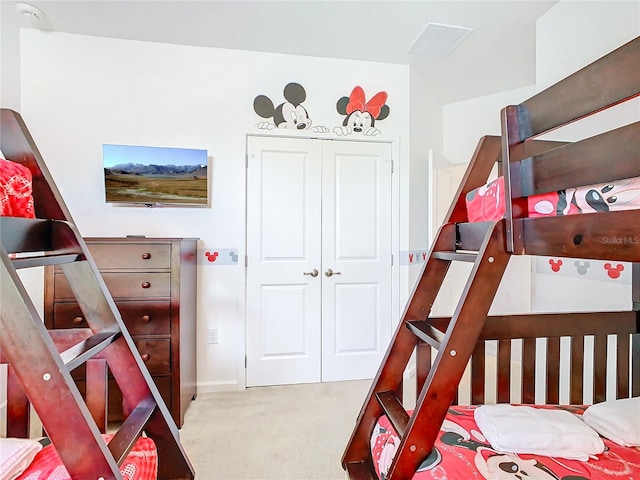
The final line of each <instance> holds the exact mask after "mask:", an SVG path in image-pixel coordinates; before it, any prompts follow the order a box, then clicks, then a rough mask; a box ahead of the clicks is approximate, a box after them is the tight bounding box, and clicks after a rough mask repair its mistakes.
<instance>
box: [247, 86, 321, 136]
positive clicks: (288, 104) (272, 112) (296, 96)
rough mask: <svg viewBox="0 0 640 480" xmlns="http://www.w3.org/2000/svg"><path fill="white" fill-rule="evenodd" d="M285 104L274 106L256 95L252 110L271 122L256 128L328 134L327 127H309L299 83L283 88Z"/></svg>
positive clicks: (304, 98)
mask: <svg viewBox="0 0 640 480" xmlns="http://www.w3.org/2000/svg"><path fill="white" fill-rule="evenodd" d="M284 98H285V100H286V101H285V102H282V103H281V104H279V105H278V106H275V105H274V103H273V101H272V100H271V99H270V98H269V97H267V96H266V95H258V96H257V97H256V98H254V99H253V110H254V111H255V112H256V113H257V114H258V115H259V116H261V117H262V118H268V119H271V120H272V121H270V122H269V121H267V122H259V123H257V124H256V126H257V127H258V128H261V129H266V130H272V129H273V128H284V129H294V130H309V129H311V130H312V131H314V132H324V133H326V132H328V131H329V129H328V128H327V127H313V128H312V127H311V125H312V123H313V122H312V121H311V118H310V117H309V113H308V112H307V109H306V108H305V107H303V106H302V103H303V102H304V101H305V100H306V99H307V92H306V91H305V89H304V87H303V86H302V85H300V84H299V83H293V82H291V83H288V84H287V85H286V86H285V87H284Z"/></svg>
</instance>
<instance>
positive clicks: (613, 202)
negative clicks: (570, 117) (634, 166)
mask: <svg viewBox="0 0 640 480" xmlns="http://www.w3.org/2000/svg"><path fill="white" fill-rule="evenodd" d="M465 201H466V206H467V217H468V220H469V222H487V221H491V220H498V219H500V218H502V217H503V216H504V214H505V203H504V202H505V193H504V177H498V178H497V179H496V180H493V181H491V182H489V183H487V184H485V185H483V186H481V187H479V188H476V189H475V190H472V191H470V192H469V193H467V196H466V198H465ZM636 209H640V177H634V178H629V179H624V180H618V181H616V182H612V183H609V184H600V185H587V186H584V187H577V188H571V189H567V190H560V191H557V192H550V193H543V194H539V195H532V196H530V197H527V198H519V199H516V200H515V203H514V205H513V213H514V217H518V218H522V217H529V218H535V217H549V216H561V215H573V214H577V213H594V212H608V211H615V210H636Z"/></svg>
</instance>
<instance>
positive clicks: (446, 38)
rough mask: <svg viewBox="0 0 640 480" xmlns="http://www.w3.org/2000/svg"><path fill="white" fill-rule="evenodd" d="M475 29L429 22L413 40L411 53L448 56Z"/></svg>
mask: <svg viewBox="0 0 640 480" xmlns="http://www.w3.org/2000/svg"><path fill="white" fill-rule="evenodd" d="M472 31H473V28H469V27H459V26H456V25H445V24H442V23H431V22H429V23H427V26H426V27H424V29H423V30H422V32H420V35H418V38H416V39H415V40H414V41H413V44H412V45H411V48H409V53H415V54H418V55H439V56H442V57H446V56H447V55H449V54H451V52H453V50H455V48H456V47H457V46H458V45H460V43H462V41H463V40H464V39H465V38H466V37H467V35H469V34H470V33H471V32H472Z"/></svg>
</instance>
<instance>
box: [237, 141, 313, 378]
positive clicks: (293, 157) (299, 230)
mask: <svg viewBox="0 0 640 480" xmlns="http://www.w3.org/2000/svg"><path fill="white" fill-rule="evenodd" d="M247 182H248V183H247V185H248V189H247V255H248V268H247V345H246V347H247V386H258V385H281V384H288V383H310V382H319V381H320V361H321V352H320V341H319V339H320V336H321V331H320V328H321V301H320V298H321V285H322V277H320V274H319V273H318V276H315V277H314V276H311V275H306V273H309V272H313V270H316V271H318V272H319V270H320V268H321V264H320V262H321V242H320V225H321V224H320V218H321V209H320V207H321V204H320V202H321V196H320V184H321V144H320V142H317V141H312V140H306V139H281V138H270V137H249V138H248V170H247Z"/></svg>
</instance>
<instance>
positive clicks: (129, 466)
mask: <svg viewBox="0 0 640 480" xmlns="http://www.w3.org/2000/svg"><path fill="white" fill-rule="evenodd" d="M111 437H112V435H105V440H106V441H107V442H108V441H109V440H110V439H111ZM120 472H121V473H122V478H124V480H155V479H156V478H157V476H158V455H157V451H156V447H155V444H154V443H153V440H151V439H150V438H147V437H140V438H139V439H138V440H137V441H136V443H135V445H134V446H133V448H132V449H131V451H130V452H129V454H128V455H127V458H126V459H125V460H124V462H123V463H122V465H121V466H120ZM16 480H71V477H70V476H69V473H68V472H67V469H66V468H65V467H64V465H63V464H62V462H61V460H60V457H59V456H58V453H57V452H56V449H55V448H54V447H53V445H51V444H49V445H47V446H46V447H44V448H43V449H42V450H40V452H38V454H37V455H36V457H35V458H34V459H33V462H31V464H30V465H29V467H28V468H27V469H26V470H25V471H24V472H23V473H22V475H20V476H19V477H17V479H16Z"/></svg>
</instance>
